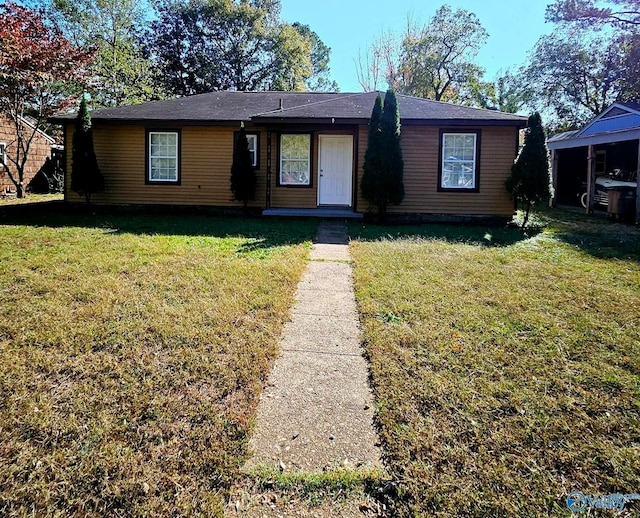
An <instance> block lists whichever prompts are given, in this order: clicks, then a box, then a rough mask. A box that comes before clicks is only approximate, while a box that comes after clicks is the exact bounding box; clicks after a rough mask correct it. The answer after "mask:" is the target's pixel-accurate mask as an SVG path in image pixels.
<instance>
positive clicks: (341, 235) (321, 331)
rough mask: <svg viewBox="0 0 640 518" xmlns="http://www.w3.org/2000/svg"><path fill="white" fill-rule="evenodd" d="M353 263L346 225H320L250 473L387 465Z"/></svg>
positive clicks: (263, 404)
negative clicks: (374, 424) (260, 469)
mask: <svg viewBox="0 0 640 518" xmlns="http://www.w3.org/2000/svg"><path fill="white" fill-rule="evenodd" d="M350 259H351V258H350V255H349V246H348V238H347V229H346V225H345V224H344V223H342V222H328V221H327V222H322V223H320V226H319V228H318V235H317V238H316V241H315V244H314V246H313V249H312V251H311V261H310V262H309V264H308V266H307V269H306V271H305V273H304V275H303V277H302V280H301V281H300V283H299V284H298V291H297V294H296V303H295V306H294V308H293V311H292V320H291V322H288V323H287V324H286V325H285V327H284V330H283V334H282V338H281V356H280V357H279V358H278V359H277V360H276V364H275V367H274V369H273V372H272V373H271V376H270V379H269V384H268V385H267V387H266V389H265V390H264V391H263V393H262V397H261V399H260V404H259V407H258V417H257V422H256V430H255V432H254V434H253V437H252V439H251V442H250V448H251V449H252V450H253V451H254V452H255V454H254V456H253V457H252V458H251V459H250V461H249V462H248V463H247V465H246V466H245V467H246V468H248V469H251V468H253V467H257V466H271V467H276V468H278V469H280V470H283V471H285V472H288V471H303V472H315V471H321V470H323V469H331V468H335V467H342V468H344V467H350V468H356V467H366V468H378V467H381V462H380V451H379V449H378V447H377V446H376V443H377V436H376V434H375V432H374V430H373V427H372V417H373V401H372V396H371V392H370V389H369V385H368V381H367V377H368V371H367V364H366V362H365V360H364V358H363V357H362V354H361V349H360V329H359V324H358V316H357V313H356V303H355V298H354V292H353V284H352V268H351V264H350Z"/></svg>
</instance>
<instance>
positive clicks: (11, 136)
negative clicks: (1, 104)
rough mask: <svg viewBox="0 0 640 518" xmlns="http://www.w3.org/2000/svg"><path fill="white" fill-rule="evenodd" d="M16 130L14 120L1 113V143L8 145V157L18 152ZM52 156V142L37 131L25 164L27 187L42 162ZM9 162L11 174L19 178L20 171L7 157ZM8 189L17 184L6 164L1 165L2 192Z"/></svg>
mask: <svg viewBox="0 0 640 518" xmlns="http://www.w3.org/2000/svg"><path fill="white" fill-rule="evenodd" d="M15 140H16V132H15V129H14V126H13V122H11V120H10V119H9V118H8V117H6V116H4V115H0V143H2V144H6V146H7V157H9V156H12V157H15V153H16V143H15ZM49 156H51V142H50V141H49V140H47V139H46V138H45V137H43V136H42V135H41V134H39V133H36V135H35V137H34V138H33V141H32V142H31V147H30V148H29V157H28V159H27V162H26V164H25V174H24V187H25V189H26V187H27V185H29V182H30V181H31V179H32V178H33V177H34V176H35V174H36V173H37V172H38V171H39V170H40V168H41V167H42V164H44V161H45V159H46V158H47V157H49ZM7 164H8V165H9V169H10V170H11V174H12V175H13V177H14V178H15V179H16V180H17V179H18V171H17V170H16V167H15V165H14V164H13V163H12V162H10V161H9V160H8V159H7ZM7 190H11V191H13V190H15V185H14V184H13V182H12V181H11V180H10V179H9V175H8V174H7V173H6V171H5V170H4V166H2V165H0V192H3V191H7Z"/></svg>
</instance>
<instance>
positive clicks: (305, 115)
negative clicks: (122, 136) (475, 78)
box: [52, 91, 526, 126]
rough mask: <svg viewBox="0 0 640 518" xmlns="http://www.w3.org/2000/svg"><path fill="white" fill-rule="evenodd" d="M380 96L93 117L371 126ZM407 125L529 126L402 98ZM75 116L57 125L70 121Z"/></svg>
mask: <svg viewBox="0 0 640 518" xmlns="http://www.w3.org/2000/svg"><path fill="white" fill-rule="evenodd" d="M377 94H378V92H365V93H319V92H318V93H314V92H232V91H225V92H212V93H206V94H200V95H193V96H190V97H182V98H179V99H171V100H168V101H154V102H148V103H144V104H137V105H132V106H119V107H117V108H103V109H100V110H94V111H92V112H91V118H92V119H93V120H94V121H105V122H106V121H112V122H134V121H140V122H152V121H155V122H161V121H162V122H176V123H193V124H204V123H207V122H210V123H216V122H217V123H225V122H240V121H245V122H249V121H253V122H255V123H269V122H282V123H287V122H288V123H294V122H330V123H331V122H343V123H366V122H367V121H368V120H369V117H370V115H371V110H372V109H373V103H374V101H375V97H376V95H377ZM398 107H399V109H400V117H401V119H402V122H403V123H411V122H415V123H423V124H424V123H426V124H428V123H437V122H439V123H442V122H445V123H446V122H449V123H467V124H469V123H475V124H504V125H515V126H524V125H525V124H526V117H522V116H519V115H513V114H510V113H502V112H499V111H495V110H483V109H479V108H469V107H467V106H459V105H455V104H449V103H442V102H437V101H430V100H427V99H418V98H416V97H410V96H406V95H398ZM72 118H74V115H63V116H59V117H55V118H53V119H52V120H53V121H56V122H64V121H68V120H69V119H72Z"/></svg>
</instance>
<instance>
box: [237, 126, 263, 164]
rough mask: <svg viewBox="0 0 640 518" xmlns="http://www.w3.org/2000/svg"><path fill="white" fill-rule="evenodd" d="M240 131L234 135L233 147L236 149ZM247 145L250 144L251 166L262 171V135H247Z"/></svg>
mask: <svg viewBox="0 0 640 518" xmlns="http://www.w3.org/2000/svg"><path fill="white" fill-rule="evenodd" d="M238 133H239V132H238V131H235V132H234V133H233V146H234V149H235V145H236V141H237V139H238ZM246 135H247V143H248V144H249V154H250V155H251V164H252V165H253V167H254V169H260V133H247V134H246Z"/></svg>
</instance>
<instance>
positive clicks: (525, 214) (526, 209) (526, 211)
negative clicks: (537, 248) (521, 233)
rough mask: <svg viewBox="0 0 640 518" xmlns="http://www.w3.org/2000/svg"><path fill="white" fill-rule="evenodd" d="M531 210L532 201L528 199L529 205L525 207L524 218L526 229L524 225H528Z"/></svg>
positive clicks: (523, 223)
mask: <svg viewBox="0 0 640 518" xmlns="http://www.w3.org/2000/svg"><path fill="white" fill-rule="evenodd" d="M529 212H531V202H530V201H527V205H526V207H525V209H524V219H523V220H522V227H521V228H522V230H524V227H526V226H527V223H528V222H529Z"/></svg>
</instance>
